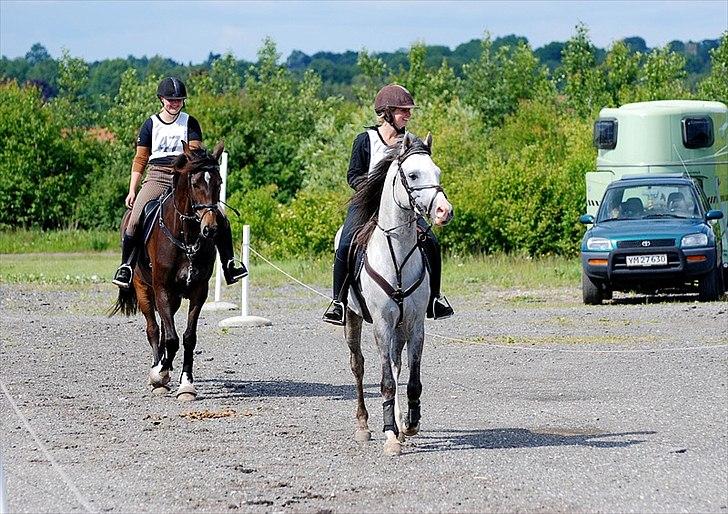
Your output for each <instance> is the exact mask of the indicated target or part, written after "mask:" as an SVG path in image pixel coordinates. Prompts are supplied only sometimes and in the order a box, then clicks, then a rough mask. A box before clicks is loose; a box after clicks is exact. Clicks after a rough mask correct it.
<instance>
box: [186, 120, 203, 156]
mask: <svg viewBox="0 0 728 514" xmlns="http://www.w3.org/2000/svg"><path fill="white" fill-rule="evenodd" d="M187 144H188V145H190V149H192V150H195V149H197V148H202V129H201V128H200V122H199V121H197V118H195V117H194V116H190V117H189V118H188V119H187Z"/></svg>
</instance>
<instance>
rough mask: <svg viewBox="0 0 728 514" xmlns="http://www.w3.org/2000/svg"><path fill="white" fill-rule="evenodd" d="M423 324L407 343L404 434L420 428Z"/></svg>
mask: <svg viewBox="0 0 728 514" xmlns="http://www.w3.org/2000/svg"><path fill="white" fill-rule="evenodd" d="M424 330H425V329H424V326H423V327H422V328H421V329H418V330H417V331H416V332H415V334H413V336H412V339H411V340H410V341H409V343H407V358H408V365H409V370H410V375H409V381H408V382H407V419H406V420H405V427H404V434H405V435H415V434H417V432H419V430H420V395H421V394H422V382H421V381H420V364H421V362H422V348H423V347H424V338H425V333H424Z"/></svg>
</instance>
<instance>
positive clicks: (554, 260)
mask: <svg viewBox="0 0 728 514" xmlns="http://www.w3.org/2000/svg"><path fill="white" fill-rule="evenodd" d="M273 264H274V265H275V266H277V267H279V268H280V269H282V270H283V271H284V272H285V273H288V274H289V275H291V276H292V277H294V278H295V279H297V280H300V281H301V282H303V283H304V284H306V285H308V286H311V287H314V288H316V289H318V290H319V291H323V292H325V293H327V294H328V293H329V288H330V285H331V271H332V268H331V265H332V261H331V257H316V258H307V259H300V260H286V261H275V262H273ZM118 265H119V253H118V252H111V251H107V252H82V253H25V254H22V253H4V254H0V283H31V284H48V285H78V284H94V283H104V282H109V281H110V280H111V277H112V275H113V274H114V270H115V269H116V267H117V266H118ZM251 268H252V269H251V273H250V277H251V284H252V285H254V286H263V285H264V286H266V287H282V286H286V285H290V286H291V287H301V286H299V285H298V284H296V283H295V282H294V281H293V280H292V279H291V278H289V277H287V276H286V275H284V274H283V273H281V272H280V271H278V270H276V269H274V268H273V267H272V266H271V265H269V264H268V263H266V262H264V261H263V260H261V259H260V258H258V257H256V256H255V255H252V254H251ZM578 284H579V261H578V259H566V258H559V257H545V258H542V259H530V258H526V257H516V256H508V255H495V256H479V257H466V258H450V259H448V260H446V261H445V263H444V269H443V291H444V292H445V293H447V294H451V295H461V296H462V295H468V294H469V293H473V294H476V293H478V292H479V291H480V290H481V289H483V288H487V287H491V288H492V287H495V288H502V289H508V288H523V289H544V288H558V287H576V286H577V285H578ZM509 301H511V302H512V303H517V304H531V303H540V302H542V301H543V300H542V299H540V298H539V297H538V295H535V294H531V293H528V292H524V293H521V294H519V295H518V296H515V297H514V298H512V299H510V300H509Z"/></svg>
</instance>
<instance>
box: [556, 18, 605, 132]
mask: <svg viewBox="0 0 728 514" xmlns="http://www.w3.org/2000/svg"><path fill="white" fill-rule="evenodd" d="M561 62H562V64H561V68H559V71H558V74H559V75H558V80H559V81H562V82H563V91H564V93H565V95H566V102H567V105H569V106H570V107H571V108H573V109H574V111H575V112H576V113H577V115H579V116H581V117H584V118H589V117H593V116H594V114H595V113H596V112H597V111H598V110H599V109H601V108H602V106H604V105H606V104H607V103H609V95H608V94H607V90H606V84H605V79H604V77H603V74H602V71H601V70H600V69H599V68H598V67H597V59H596V47H595V46H594V45H593V44H592V42H591V40H590V39H589V31H588V29H587V28H586V26H585V25H584V24H581V23H580V24H579V25H577V26H576V34H574V36H572V37H571V39H569V41H567V43H566V46H565V47H564V51H563V54H562V60H561Z"/></svg>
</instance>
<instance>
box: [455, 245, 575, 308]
mask: <svg viewBox="0 0 728 514" xmlns="http://www.w3.org/2000/svg"><path fill="white" fill-rule="evenodd" d="M580 273H581V264H580V262H579V259H578V258H576V257H574V258H567V257H557V256H549V257H533V258H532V257H527V256H525V257H524V256H516V255H506V254H494V255H480V256H466V257H451V258H449V259H448V260H447V261H446V262H445V265H444V270H443V282H444V284H443V291H451V290H453V289H455V290H458V291H460V290H464V289H475V291H477V290H478V288H473V286H474V285H482V286H487V287H499V288H504V289H509V288H527V289H528V288H532V289H543V288H556V287H571V286H577V285H578V284H579V280H580ZM529 298H532V296H531V295H521V297H520V298H519V300H518V301H519V302H528V301H529ZM534 298H535V297H534ZM531 301H533V300H531Z"/></svg>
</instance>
